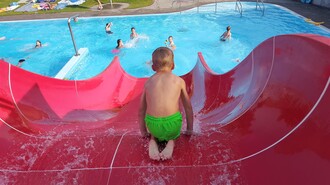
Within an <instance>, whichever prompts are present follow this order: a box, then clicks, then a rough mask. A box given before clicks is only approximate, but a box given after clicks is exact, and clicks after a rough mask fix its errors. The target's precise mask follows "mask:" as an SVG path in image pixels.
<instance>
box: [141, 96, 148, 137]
mask: <svg viewBox="0 0 330 185" xmlns="http://www.w3.org/2000/svg"><path fill="white" fill-rule="evenodd" d="M146 110H147V101H146V93H145V91H144V90H143V93H142V96H141V103H140V109H139V124H140V132H141V135H142V136H143V137H147V136H148V132H147V128H146V124H145V121H144V117H145V116H146Z"/></svg>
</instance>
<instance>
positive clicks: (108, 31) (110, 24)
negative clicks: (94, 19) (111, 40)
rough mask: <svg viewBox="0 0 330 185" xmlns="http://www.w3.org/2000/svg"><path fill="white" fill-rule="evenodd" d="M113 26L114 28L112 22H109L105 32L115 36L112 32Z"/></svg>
mask: <svg viewBox="0 0 330 185" xmlns="http://www.w3.org/2000/svg"><path fill="white" fill-rule="evenodd" d="M111 26H112V22H109V23H107V24H106V25H105V32H106V33H107V34H113V32H112V31H111Z"/></svg>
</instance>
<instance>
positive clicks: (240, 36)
mask: <svg viewBox="0 0 330 185" xmlns="http://www.w3.org/2000/svg"><path fill="white" fill-rule="evenodd" d="M242 4H243V11H244V12H243V16H242V17H241V16H240V14H239V13H238V12H237V11H235V3H234V2H226V3H218V4H217V13H215V12H214V4H210V5H205V6H203V7H200V8H199V13H197V10H196V8H194V9H191V10H188V11H185V12H182V13H181V14H180V13H170V14H159V15H139V16H111V17H92V18H80V19H79V21H78V22H77V23H74V22H71V25H72V30H73V32H74V36H75V40H76V43H77V47H78V48H83V47H85V48H88V50H89V54H88V55H87V57H86V58H85V59H84V60H83V61H82V63H81V64H80V65H79V70H76V72H75V73H74V74H73V76H72V77H71V78H72V79H86V78H90V77H92V76H95V75H97V74H98V73H100V72H101V71H103V70H104V69H105V68H106V67H107V66H108V65H109V63H110V62H111V61H112V59H113V57H114V56H115V55H116V54H113V53H112V52H111V50H112V49H113V48H114V47H115V46H116V41H117V39H122V40H123V41H124V43H125V44H126V46H127V47H126V48H124V49H122V50H121V52H120V53H119V54H118V55H119V57H120V61H121V64H122V66H123V68H124V69H125V70H126V71H127V72H128V73H129V74H131V75H133V76H137V77H147V76H150V75H152V74H153V71H152V70H151V69H150V66H149V65H147V64H146V62H147V61H149V60H150V59H151V53H152V51H153V50H154V49H155V48H157V47H159V46H164V41H165V40H166V39H167V37H168V36H170V35H172V36H173V37H174V41H175V44H176V46H177V49H176V50H175V52H174V54H175V63H176V68H175V69H174V73H175V74H177V75H183V74H185V73H187V72H188V71H190V70H191V69H192V68H193V66H194V65H195V63H196V59H197V52H199V51H200V52H202V53H203V56H204V58H205V60H206V62H207V63H208V64H209V66H210V67H211V68H212V69H213V70H214V71H215V72H217V73H224V72H227V71H229V70H230V69H232V68H234V67H235V66H236V65H237V64H238V62H237V59H239V60H243V59H244V58H245V57H246V56H247V55H248V54H249V53H250V52H251V51H252V50H253V49H254V48H255V47H256V46H257V45H258V44H260V43H261V42H262V41H264V40H266V39H267V38H269V37H271V36H275V35H280V34H290V33H314V34H320V35H324V36H327V37H330V32H329V31H328V30H327V29H324V28H321V27H317V26H314V25H312V24H309V23H307V22H305V20H304V18H303V17H300V16H298V15H296V14H294V13H292V12H289V11H287V10H285V9H283V8H280V7H278V6H276V5H272V4H265V8H266V10H265V15H264V16H262V13H261V12H260V11H257V10H256V9H255V3H248V2H246V3H242ZM108 22H112V23H113V26H112V31H113V32H114V34H111V35H109V34H106V33H105V30H104V27H105V25H106V23H108ZM228 25H230V26H231V28H232V39H231V40H230V41H228V42H220V41H219V36H220V35H221V34H222V33H223V32H224V31H225V28H226V27H227V26H228ZM133 26H134V27H135V28H136V31H137V32H138V33H139V35H140V38H139V40H138V42H136V43H135V42H132V41H130V39H129V35H130V28H131V27H133ZM0 28H1V29H0V37H2V36H5V37H6V39H5V40H2V41H0V58H4V59H5V60H6V61H8V62H10V63H11V64H14V65H16V64H17V62H18V60H19V59H21V58H25V59H26V61H25V62H24V64H23V65H22V68H23V69H26V70H29V71H32V72H35V73H38V74H41V75H46V76H51V77H54V76H55V75H56V73H57V72H58V71H59V70H60V69H61V68H62V67H63V66H64V65H65V63H66V62H67V61H68V60H69V59H70V58H71V57H72V56H73V55H74V53H75V52H74V49H73V45H72V41H71V37H70V33H69V30H68V26H67V19H57V20H38V21H37V20H35V21H16V22H2V23H0ZM38 39H39V40H41V41H42V43H43V45H44V46H43V47H42V48H38V49H34V48H33V47H34V44H35V41H36V40H38Z"/></svg>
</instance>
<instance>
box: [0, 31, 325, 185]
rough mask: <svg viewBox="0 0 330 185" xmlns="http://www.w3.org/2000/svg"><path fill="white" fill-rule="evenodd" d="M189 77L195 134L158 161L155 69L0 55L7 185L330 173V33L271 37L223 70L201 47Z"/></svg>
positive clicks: (306, 177)
mask: <svg viewBox="0 0 330 185" xmlns="http://www.w3.org/2000/svg"><path fill="white" fill-rule="evenodd" d="M219 65H221V61H219ZM183 78H184V79H185V81H186V83H187V88H188V91H189V94H190V96H191V101H192V105H193V109H194V115H195V122H194V127H195V131H196V132H197V133H196V134H195V135H193V136H185V135H182V136H181V137H180V138H179V139H178V140H177V142H176V147H175V150H174V153H173V159H172V160H168V161H163V162H157V161H151V160H150V159H149V157H148V151H147V148H148V140H146V139H143V138H141V137H140V135H139V131H138V123H137V111H138V106H139V99H140V94H141V91H142V88H143V84H144V83H145V81H146V79H145V78H135V77H132V76H130V75H129V74H127V73H126V72H125V71H123V69H122V68H121V66H120V63H119V59H118V57H116V58H115V59H114V60H113V62H112V63H111V65H110V66H109V67H108V68H107V69H106V70H105V71H103V72H102V73H101V74H100V75H98V76H96V77H94V78H91V79H88V80H81V81H79V80H78V81H70V80H68V81H67V80H58V79H54V78H49V77H44V76H40V75H38V74H33V73H31V72H28V71H25V70H22V69H20V68H17V67H15V66H13V65H10V64H8V63H6V62H4V61H0V82H1V83H0V158H1V163H0V184H33V185H35V184H42V185H44V184H88V185H89V184H101V185H102V184H104V185H105V184H253V185H259V184H260V185H264V184H268V185H269V184H274V185H278V184H290V185H291V184H299V185H301V184H330V176H329V172H330V147H329V146H330V145H329V141H330V108H329V107H330V88H329V84H330V38H327V37H322V36H317V35H282V36H276V37H272V38H270V39H268V40H266V41H264V42H263V43H262V44H260V45H259V46H258V47H256V48H255V49H254V50H253V51H252V52H251V53H250V55H249V56H248V57H247V58H246V59H244V60H243V61H242V62H241V63H240V64H239V65H238V66H237V67H235V68H234V69H233V70H231V71H229V72H227V73H225V74H223V75H219V74H215V73H214V72H212V71H211V70H210V69H209V67H208V66H207V64H206V62H205V61H204V59H203V56H202V54H201V53H199V54H198V59H197V63H196V66H195V67H194V69H193V70H192V71H191V72H189V73H188V74H186V75H184V76H183ZM183 128H185V123H184V127H183Z"/></svg>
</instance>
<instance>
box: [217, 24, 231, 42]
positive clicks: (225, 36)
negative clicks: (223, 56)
mask: <svg viewBox="0 0 330 185" xmlns="http://www.w3.org/2000/svg"><path fill="white" fill-rule="evenodd" d="M230 29H231V28H230V26H227V31H225V32H224V33H223V34H222V35H221V36H220V40H221V41H226V40H228V39H230V38H231V32H230Z"/></svg>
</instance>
